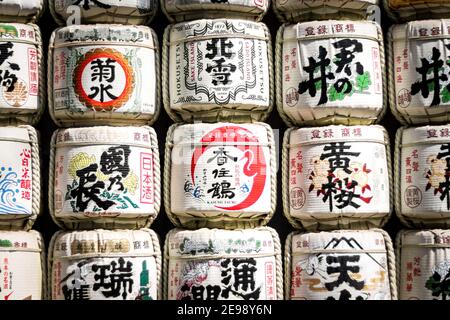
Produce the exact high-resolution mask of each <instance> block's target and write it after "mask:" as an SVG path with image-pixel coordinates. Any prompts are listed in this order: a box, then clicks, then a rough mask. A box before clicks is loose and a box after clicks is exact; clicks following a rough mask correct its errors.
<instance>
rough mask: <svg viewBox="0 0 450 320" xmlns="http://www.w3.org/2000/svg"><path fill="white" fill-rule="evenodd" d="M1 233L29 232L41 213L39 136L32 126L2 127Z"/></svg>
mask: <svg viewBox="0 0 450 320" xmlns="http://www.w3.org/2000/svg"><path fill="white" fill-rule="evenodd" d="M0 150H3V152H1V153H0V186H1V188H0V229H13V230H16V229H25V230H29V229H31V227H32V226H33V224H34V221H35V220H36V218H37V216H38V215H39V213H40V202H41V174H40V160H39V145H38V134H37V132H36V130H35V129H34V128H33V127H31V126H19V127H0Z"/></svg>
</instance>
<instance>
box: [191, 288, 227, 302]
mask: <svg viewBox="0 0 450 320" xmlns="http://www.w3.org/2000/svg"><path fill="white" fill-rule="evenodd" d="M205 290H206V297H205V295H204V294H205ZM221 291H222V290H221V288H220V286H218V285H215V286H212V285H207V286H206V288H205V286H193V287H192V288H191V293H192V300H217V299H218V298H219V295H220V292H221Z"/></svg>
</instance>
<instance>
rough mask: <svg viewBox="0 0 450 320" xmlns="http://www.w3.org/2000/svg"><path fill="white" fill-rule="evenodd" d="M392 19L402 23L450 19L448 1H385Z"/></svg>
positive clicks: (449, 4)
mask: <svg viewBox="0 0 450 320" xmlns="http://www.w3.org/2000/svg"><path fill="white" fill-rule="evenodd" d="M383 4H384V7H385V9H386V11H387V13H388V14H389V16H390V17H391V18H393V19H394V20H400V21H411V20H420V19H439V18H450V3H449V2H448V1H447V0H426V1H425V0H383Z"/></svg>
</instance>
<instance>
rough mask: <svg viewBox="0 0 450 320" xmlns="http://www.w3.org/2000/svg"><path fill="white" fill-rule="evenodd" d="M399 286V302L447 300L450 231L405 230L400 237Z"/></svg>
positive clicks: (398, 246) (398, 255)
mask: <svg viewBox="0 0 450 320" xmlns="http://www.w3.org/2000/svg"><path fill="white" fill-rule="evenodd" d="M396 253H397V283H398V290H399V299H400V300H432V299H433V300H447V299H448V291H446V286H445V284H444V283H445V281H446V280H445V279H446V278H448V275H449V273H450V232H449V231H448V230H439V229H435V230H421V231H414V230H403V231H401V232H399V233H398V234H397V240H396Z"/></svg>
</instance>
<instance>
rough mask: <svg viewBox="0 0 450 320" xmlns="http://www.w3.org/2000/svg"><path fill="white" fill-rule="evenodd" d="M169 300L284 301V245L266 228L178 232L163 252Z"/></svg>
mask: <svg viewBox="0 0 450 320" xmlns="http://www.w3.org/2000/svg"><path fill="white" fill-rule="evenodd" d="M163 272H164V284H163V290H164V299H165V300H281V299H283V271H282V262H281V247H280V240H279V237H278V234H277V233H276V231H275V230H274V229H272V228H268V227H260V228H256V229H247V230H223V229H205V228H203V229H199V230H195V231H188V230H183V229H174V230H172V231H170V232H169V233H168V234H167V237H166V242H165V251H164V270H163Z"/></svg>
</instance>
